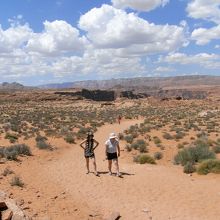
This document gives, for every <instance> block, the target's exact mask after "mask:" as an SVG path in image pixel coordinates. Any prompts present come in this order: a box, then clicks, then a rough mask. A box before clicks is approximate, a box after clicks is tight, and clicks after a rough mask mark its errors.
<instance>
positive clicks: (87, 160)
mask: <svg viewBox="0 0 220 220" xmlns="http://www.w3.org/2000/svg"><path fill="white" fill-rule="evenodd" d="M86 168H87V174H88V173H89V172H90V171H89V158H88V157H86Z"/></svg>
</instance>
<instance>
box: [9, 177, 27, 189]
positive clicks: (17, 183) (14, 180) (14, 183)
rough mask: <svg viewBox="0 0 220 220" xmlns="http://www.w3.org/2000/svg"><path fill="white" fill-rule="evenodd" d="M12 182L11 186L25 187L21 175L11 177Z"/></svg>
mask: <svg viewBox="0 0 220 220" xmlns="http://www.w3.org/2000/svg"><path fill="white" fill-rule="evenodd" d="M10 184H11V186H19V187H23V186H24V183H23V181H22V180H21V178H20V177H19V176H14V177H13V178H12V179H11V182H10Z"/></svg>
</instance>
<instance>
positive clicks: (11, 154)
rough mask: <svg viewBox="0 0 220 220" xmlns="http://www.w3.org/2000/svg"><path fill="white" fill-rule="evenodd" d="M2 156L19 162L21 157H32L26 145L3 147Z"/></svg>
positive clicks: (1, 149) (0, 149)
mask: <svg viewBox="0 0 220 220" xmlns="http://www.w3.org/2000/svg"><path fill="white" fill-rule="evenodd" d="M0 155H1V156H2V157H5V158H6V159H7V160H17V157H18V156H19V155H27V156H31V155H32V154H31V150H30V148H29V147H28V146H27V145H25V144H16V145H12V146H10V147H1V148H0Z"/></svg>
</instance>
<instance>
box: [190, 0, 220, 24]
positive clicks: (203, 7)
mask: <svg viewBox="0 0 220 220" xmlns="http://www.w3.org/2000/svg"><path fill="white" fill-rule="evenodd" d="M186 11H187V13H188V16H189V17H192V18H195V19H204V20H208V21H212V22H215V23H217V24H220V0H191V2H190V3H189V4H188V5H187V8H186Z"/></svg>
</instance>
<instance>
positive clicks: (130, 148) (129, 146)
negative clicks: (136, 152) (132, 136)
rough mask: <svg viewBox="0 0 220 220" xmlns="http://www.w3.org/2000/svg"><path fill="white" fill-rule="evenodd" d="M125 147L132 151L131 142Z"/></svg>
mask: <svg viewBox="0 0 220 220" xmlns="http://www.w3.org/2000/svg"><path fill="white" fill-rule="evenodd" d="M125 149H126V150H127V151H128V152H130V151H132V147H131V145H130V144H126V145H125Z"/></svg>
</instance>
